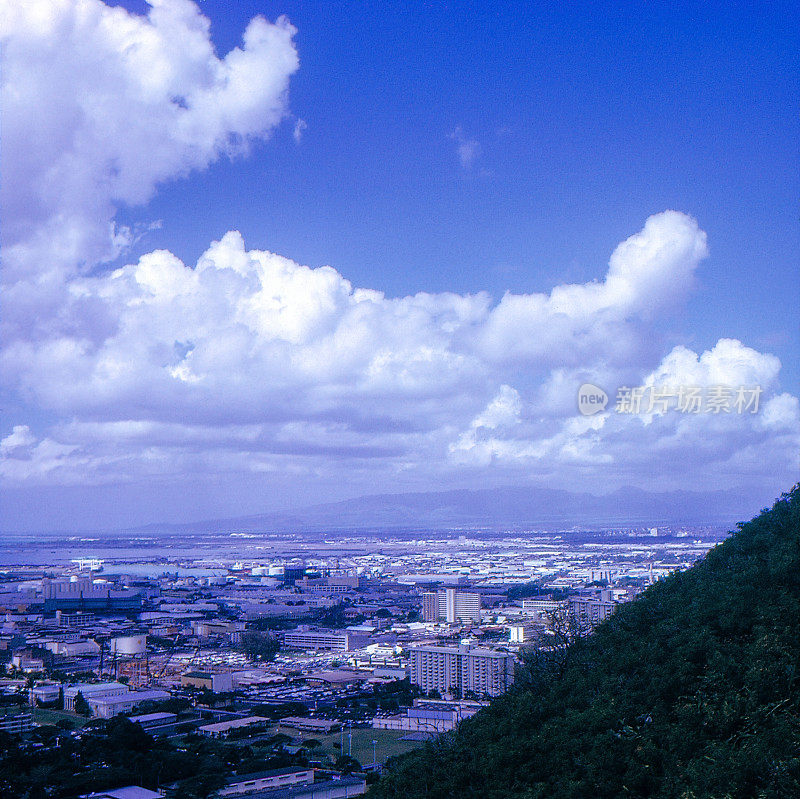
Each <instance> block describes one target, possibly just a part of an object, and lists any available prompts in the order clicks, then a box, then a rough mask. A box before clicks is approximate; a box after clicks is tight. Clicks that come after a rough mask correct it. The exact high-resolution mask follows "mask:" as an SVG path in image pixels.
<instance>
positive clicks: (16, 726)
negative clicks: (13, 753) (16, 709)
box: [0, 712, 36, 735]
mask: <svg viewBox="0 0 800 799" xmlns="http://www.w3.org/2000/svg"><path fill="white" fill-rule="evenodd" d="M35 726H36V725H35V724H34V721H33V716H32V715H31V714H30V713H25V712H23V713H7V714H5V715H0V732H5V733H8V734H9V735H22V734H23V733H26V732H30V731H31V730H32V729H33V728H34V727H35Z"/></svg>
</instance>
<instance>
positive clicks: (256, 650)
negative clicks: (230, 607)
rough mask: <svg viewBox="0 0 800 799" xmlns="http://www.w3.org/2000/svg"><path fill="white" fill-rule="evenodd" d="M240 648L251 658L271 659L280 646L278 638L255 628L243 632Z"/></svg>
mask: <svg viewBox="0 0 800 799" xmlns="http://www.w3.org/2000/svg"><path fill="white" fill-rule="evenodd" d="M239 648H240V649H241V650H242V652H244V653H245V655H247V657H248V658H250V659H251V660H262V661H271V660H274V659H275V655H276V653H277V652H278V649H279V648H280V644H279V643H278V640H277V639H276V638H273V637H272V636H270V635H266V634H264V633H261V632H256V631H255V630H248V631H247V632H245V633H242V640H241V643H240V644H239Z"/></svg>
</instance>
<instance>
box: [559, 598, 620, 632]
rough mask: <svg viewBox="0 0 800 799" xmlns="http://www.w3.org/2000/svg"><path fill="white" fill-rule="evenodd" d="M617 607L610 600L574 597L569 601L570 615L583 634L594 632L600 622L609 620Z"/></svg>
mask: <svg viewBox="0 0 800 799" xmlns="http://www.w3.org/2000/svg"><path fill="white" fill-rule="evenodd" d="M616 606H617V603H616V602H613V601H611V600H608V599H589V598H583V597H573V598H571V599H570V601H569V609H570V613H571V614H572V617H573V618H574V619H575V623H576V624H577V626H578V628H579V629H580V630H581V631H582V632H589V631H591V630H593V629H594V628H595V627H597V625H598V624H600V622H602V621H605V620H606V619H607V618H609V617H610V616H611V614H612V613H613V612H614V610H615V608H616Z"/></svg>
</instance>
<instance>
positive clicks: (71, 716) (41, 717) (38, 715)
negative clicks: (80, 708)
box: [32, 707, 89, 730]
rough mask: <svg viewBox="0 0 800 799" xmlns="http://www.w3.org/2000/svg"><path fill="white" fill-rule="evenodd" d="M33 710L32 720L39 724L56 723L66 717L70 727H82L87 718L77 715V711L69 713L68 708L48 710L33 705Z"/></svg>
mask: <svg viewBox="0 0 800 799" xmlns="http://www.w3.org/2000/svg"><path fill="white" fill-rule="evenodd" d="M32 710H33V720H34V721H36V722H37V723H39V724H57V723H58V722H59V721H61V720H62V719H67V720H68V721H69V722H70V723H71V724H72V729H73V730H74V729H77V728H78V727H83V725H84V724H86V722H87V721H89V719H87V718H86V717H85V716H79V715H78V714H77V713H70V712H69V711H68V710H49V709H46V708H41V707H35V708H32Z"/></svg>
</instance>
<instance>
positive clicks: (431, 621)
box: [0, 527, 727, 797]
mask: <svg viewBox="0 0 800 799" xmlns="http://www.w3.org/2000/svg"><path fill="white" fill-rule="evenodd" d="M726 535H727V533H726V531H725V530H724V528H714V527H674V528H672V527H662V528H658V527H652V528H649V527H634V528H620V529H603V530H597V531H578V530H574V529H572V530H564V531H561V532H555V531H552V530H525V531H506V532H503V531H492V530H449V531H441V532H438V533H437V532H436V531H416V530H415V531H383V532H374V531H370V532H369V533H358V532H351V533H350V534H349V535H347V536H341V537H340V536H337V537H336V538H328V537H323V536H317V535H313V534H309V533H306V534H290V533H284V534H272V535H270V536H259V535H256V534H253V533H231V534H229V535H227V536H211V535H204V536H194V537H186V536H181V535H178V534H172V535H168V534H165V535H164V536H163V537H153V538H149V539H148V538H147V537H144V536H142V537H140V538H139V540H134V541H131V540H125V541H124V542H119V541H117V540H116V539H114V538H94V539H91V538H86V537H71V540H59V539H57V538H54V539H52V540H51V541H50V542H49V545H48V549H49V550H50V552H51V553H53V554H56V555H58V558H57V559H55V558H54V559H53V561H50V562H24V563H23V562H19V558H20V557H21V558H24V557H26V555H27V553H25V552H24V550H23V552H22V553H21V554H17V556H16V557H15V561H16V562H15V564H14V565H13V566H9V565H4V566H2V567H0V612H2V613H3V614H4V615H3V616H2V617H0V618H2V620H3V623H2V628H1V629H0V652H1V654H2V658H3V662H4V664H5V672H6V673H5V675H4V676H3V677H2V680H0V685H1V686H2V691H3V715H2V716H0V731H3V732H7V733H10V734H17V735H25V736H32V741H33V742H32V744H31V745H33V746H37V747H42V746H60V745H62V744H61V741H62V739H63V736H71V737H73V738H75V737H78V738H79V737H80V736H82V735H86V734H87V732H86V731H87V730H90V729H91V728H92V724H91V722H92V721H93V720H98V719H106V720H107V719H112V718H114V717H117V716H120V715H123V716H124V717H126V718H128V719H129V720H130V722H131V723H133V724H136V725H138V726H139V727H141V729H142V730H143V731H144V732H146V733H147V734H148V735H151V736H164V738H165V739H166V740H169V741H171V742H173V743H175V744H176V745H180V742H181V741H184V740H191V739H192V737H195V736H207V737H210V738H213V739H217V740H221V741H228V740H233V741H235V742H236V745H239V746H243V745H246V746H248V747H253V748H254V750H255V751H257V752H258V753H259V754H260V755H261V756H262V757H264V758H265V760H267V761H268V760H269V759H270V758H273V759H276V761H277V762H281V763H283V762H284V761H286V762H288V763H292V764H293V765H281V766H280V767H279V768H276V769H261V770H259V771H258V772H253V773H246V774H239V773H237V774H231V775H226V776H225V778H224V780H223V779H222V778H221V779H220V780H219V781H220V785H219V786H218V791H219V793H218V795H220V796H227V795H233V794H237V795H238V794H252V795H257V796H259V797H267V796H272V795H273V794H272V793H270V791H278V790H284V789H286V787H287V786H291V788H292V791H293V793H291V796H293V797H294V796H297V797H304V796H306V795H308V796H312V793H310V792H309V791H310V790H311V788H310V787H309V786H312V787H313V796H315V797H316V796H331V797H334V796H345V795H347V796H356V795H359V794H361V793H364V792H365V791H366V788H367V780H368V779H372V777H370V776H369V775H374V776H377V775H378V774H379V773H380V771H381V768H382V766H383V764H384V762H385V761H386V759H388V758H389V757H392V756H395V755H397V754H402V753H403V752H406V751H410V750H412V749H414V748H415V747H418V746H420V745H421V744H423V743H424V742H425V741H428V740H430V739H432V738H434V737H436V736H437V735H440V734H441V733H445V732H448V731H450V730H453V729H454V728H455V727H456V726H457V725H458V724H459V723H460V722H461V721H462V720H463V719H465V718H470V717H471V716H473V715H474V714H475V713H477V712H478V711H479V710H480V709H481V708H482V707H485V706H487V704H488V703H489V702H490V701H491V700H492V699H493V698H494V697H497V696H500V695H502V694H504V693H506V692H507V691H508V690H509V689H510V688H511V686H512V685H513V683H514V679H515V673H516V671H517V669H518V668H519V667H521V666H522V664H523V663H524V661H525V658H526V653H529V652H531V651H550V650H553V649H558V648H559V647H563V646H565V645H566V644H567V643H568V642H569V641H570V640H572V639H574V638H577V637H580V636H585V635H588V634H590V633H591V631H592V630H593V629H594V628H595V627H596V626H597V625H598V624H600V623H601V622H603V621H604V620H605V619H607V618H609V617H611V616H612V614H613V613H614V611H615V609H616V608H617V607H618V606H619V605H620V604H622V603H627V602H630V601H632V600H633V599H634V598H635V597H636V596H637V595H638V594H639V593H640V592H641V591H642V590H644V589H645V588H646V587H648V586H650V585H652V584H653V583H654V582H655V581H658V580H660V579H662V578H664V577H666V576H668V575H669V574H671V573H673V572H675V571H678V570H683V569H686V568H689V567H690V566H691V565H692V564H693V563H695V562H696V561H697V560H698V559H700V558H702V557H703V556H704V555H705V553H706V552H707V551H708V550H709V549H710V548H712V547H713V546H715V545H716V544H717V543H719V542H721V541H722V540H724V539H725V537H726ZM132 545H133V546H132ZM7 548H8V547H7V545H6V547H4V549H7ZM15 549H16V550H17V552H18V553H19V547H18V546H17V547H15ZM97 550H101V551H102V553H103V557H102V558H98V557H94V556H93V553H94V552H95V551H97ZM170 550H171V551H174V552H175V553H176V554H175V555H170V556H165V555H164V554H163V553H164V552H165V551H170ZM215 552H217V553H218V554H216V555H215V554H214V553H215ZM78 553H82V554H81V555H80V556H78V557H74V556H75V555H77V554H78ZM183 553H186V554H183ZM189 553H194V554H189ZM53 554H51V555H50V557H53ZM156 554H157V555H158V557H153V556H154V555H156ZM315 771H318V772H320V773H322V774H328V782H330V787H329V789H326V790H329V792H328V793H324V792H322V791H323V788H324V784H325V781H324V780H321V779H319V778H317V779H315V777H314V774H315ZM354 771H357V772H358V776H353V772H354ZM162 787H163V788H165V789H170V788H171V789H173V790H174V789H175V788H176V787H179V786H177V785H171V786H170V785H165V786H160V785H157V786H152V790H151V789H148V788H143V789H142V791H141V792H140V794H139V795H141V796H142V797H144V796H149V795H150V794H152V795H153V796H157V795H161V794H159V793H158V790H159V789H160V788H162ZM245 788H247V790H245ZM148 790H149V791H150V793H148ZM343 790H344V791H346V793H341V791H343ZM304 791H305V793H304ZM109 795H110V796H113V795H115V794H113V793H112V794H109ZM121 795H125V796H127V794H121ZM274 795H275V797H277V796H278V795H279V794H277V793H275V794H274ZM283 795H284V794H280V796H283ZM286 795H287V796H288V795H289V794H286Z"/></svg>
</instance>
